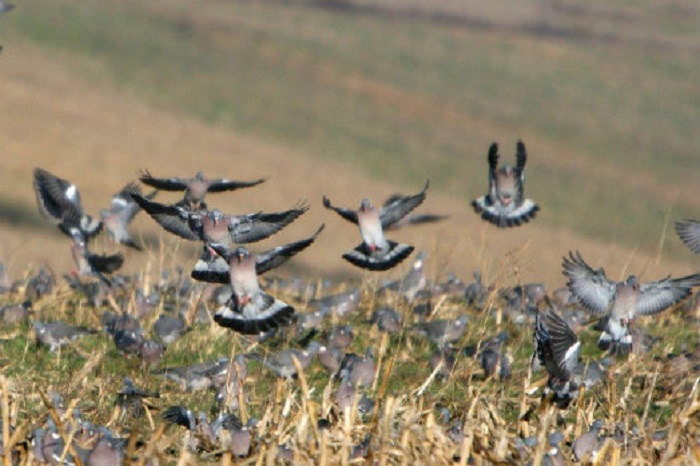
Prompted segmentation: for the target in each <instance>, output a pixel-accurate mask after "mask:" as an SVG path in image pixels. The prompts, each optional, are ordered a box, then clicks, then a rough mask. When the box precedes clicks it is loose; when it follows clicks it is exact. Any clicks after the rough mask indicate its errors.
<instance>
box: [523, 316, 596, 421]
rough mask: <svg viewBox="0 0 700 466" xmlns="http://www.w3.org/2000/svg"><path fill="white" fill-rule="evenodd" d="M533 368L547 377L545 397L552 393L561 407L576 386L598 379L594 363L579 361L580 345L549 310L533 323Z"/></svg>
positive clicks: (574, 390)
mask: <svg viewBox="0 0 700 466" xmlns="http://www.w3.org/2000/svg"><path fill="white" fill-rule="evenodd" d="M534 338H535V352H534V355H533V366H537V365H539V366H540V367H544V368H545V370H546V371H547V374H549V380H548V381H547V388H546V389H545V395H546V394H548V393H554V401H555V402H556V403H557V405H558V406H559V407H561V408H565V407H567V406H568V404H569V403H570V402H571V400H573V399H574V398H575V397H576V396H577V394H578V389H579V387H580V386H586V387H591V386H593V385H595V384H596V383H597V382H598V381H599V380H600V378H601V376H602V370H601V369H600V367H599V365H598V364H597V363H595V362H590V363H589V364H584V363H582V362H581V361H580V360H579V355H580V352H581V342H580V341H579V340H578V337H577V336H576V334H575V333H574V332H573V330H571V328H570V327H569V326H568V324H567V323H566V322H565V321H564V320H563V319H562V318H561V317H559V315H557V314H556V313H555V312H554V311H553V310H552V309H551V308H549V307H548V308H547V309H544V310H542V311H540V312H539V313H538V314H537V321H536V323H535V333H534Z"/></svg>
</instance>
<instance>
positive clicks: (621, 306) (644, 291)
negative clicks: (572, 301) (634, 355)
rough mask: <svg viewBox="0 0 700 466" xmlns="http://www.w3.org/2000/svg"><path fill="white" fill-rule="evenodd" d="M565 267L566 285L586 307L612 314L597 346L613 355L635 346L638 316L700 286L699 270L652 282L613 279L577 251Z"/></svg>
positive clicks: (678, 299) (670, 302)
mask: <svg viewBox="0 0 700 466" xmlns="http://www.w3.org/2000/svg"><path fill="white" fill-rule="evenodd" d="M563 267H564V271H563V273H564V275H566V276H567V277H568V278H569V281H568V282H567V284H566V285H567V286H568V287H569V289H570V290H571V292H572V293H573V294H574V295H575V296H576V297H577V298H578V299H579V301H581V303H582V304H583V305H584V307H585V308H586V309H587V310H588V311H590V312H592V313H593V314H595V315H597V316H599V317H603V316H609V319H608V323H607V325H606V327H605V330H604V331H603V333H602V335H601V336H600V339H599V340H598V348H600V349H602V350H610V352H611V353H613V354H628V353H629V352H630V350H631V349H632V335H631V334H630V328H629V327H630V324H632V322H633V321H634V319H635V318H636V317H637V316H638V315H650V314H656V313H658V312H661V311H663V310H665V309H667V308H668V307H670V306H672V305H674V304H676V303H678V302H679V301H681V300H683V299H685V298H687V297H688V296H690V294H691V293H692V289H693V288H694V287H696V286H700V273H696V274H693V275H688V276H685V277H681V278H671V277H670V276H668V277H666V278H664V279H662V280H657V281H655V282H649V283H640V282H639V281H638V280H637V277H635V276H634V275H630V276H629V277H628V278H627V279H626V280H625V281H623V282H614V281H611V280H609V279H608V278H607V277H606V275H605V271H604V270H603V269H602V268H600V269H598V270H593V269H592V268H591V267H590V266H589V265H588V264H587V263H586V262H585V261H584V260H583V258H582V257H581V254H580V253H578V252H577V253H576V254H574V253H572V252H569V257H568V258H567V257H564V260H563Z"/></svg>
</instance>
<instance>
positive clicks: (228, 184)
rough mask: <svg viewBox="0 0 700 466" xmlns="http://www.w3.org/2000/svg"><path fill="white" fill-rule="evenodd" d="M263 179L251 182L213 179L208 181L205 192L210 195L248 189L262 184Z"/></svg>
mask: <svg viewBox="0 0 700 466" xmlns="http://www.w3.org/2000/svg"><path fill="white" fill-rule="evenodd" d="M264 182H265V178H260V179H257V180H253V181H234V180H226V179H220V178H217V179H213V180H209V188H208V189H207V191H209V192H210V193H220V192H223V191H233V190H236V189H241V188H250V187H252V186H257V185H259V184H260V183H264Z"/></svg>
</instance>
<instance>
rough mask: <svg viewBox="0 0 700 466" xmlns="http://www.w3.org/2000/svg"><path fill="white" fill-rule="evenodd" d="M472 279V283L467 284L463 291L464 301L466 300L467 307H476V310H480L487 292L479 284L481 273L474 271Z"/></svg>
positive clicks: (480, 283) (481, 284)
mask: <svg viewBox="0 0 700 466" xmlns="http://www.w3.org/2000/svg"><path fill="white" fill-rule="evenodd" d="M473 277H474V281H472V282H471V283H469V284H467V286H466V288H465V290H464V299H466V300H467V306H476V307H477V308H481V307H483V306H484V302H485V301H486V297H487V295H488V290H487V289H486V287H484V285H483V283H482V282H481V271H479V270H475V271H474V274H473Z"/></svg>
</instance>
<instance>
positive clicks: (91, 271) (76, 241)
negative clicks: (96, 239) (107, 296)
mask: <svg viewBox="0 0 700 466" xmlns="http://www.w3.org/2000/svg"><path fill="white" fill-rule="evenodd" d="M71 230H72V231H71V238H72V239H73V244H72V245H71V254H72V255H73V260H74V261H75V264H76V266H77V267H78V270H77V273H78V275H81V276H85V275H96V276H97V277H98V278H99V279H100V280H101V281H102V282H103V283H105V284H106V285H108V286H110V285H111V282H110V281H109V280H108V279H107V278H106V277H105V276H104V275H103V274H110V273H112V272H116V271H117V270H119V269H120V268H121V266H122V264H124V256H122V255H121V254H114V255H111V256H108V255H100V254H93V253H92V252H90V251H89V250H88V247H87V243H86V241H85V237H84V236H83V234H82V233H81V232H80V230H78V229H77V228H72V229H71Z"/></svg>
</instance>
